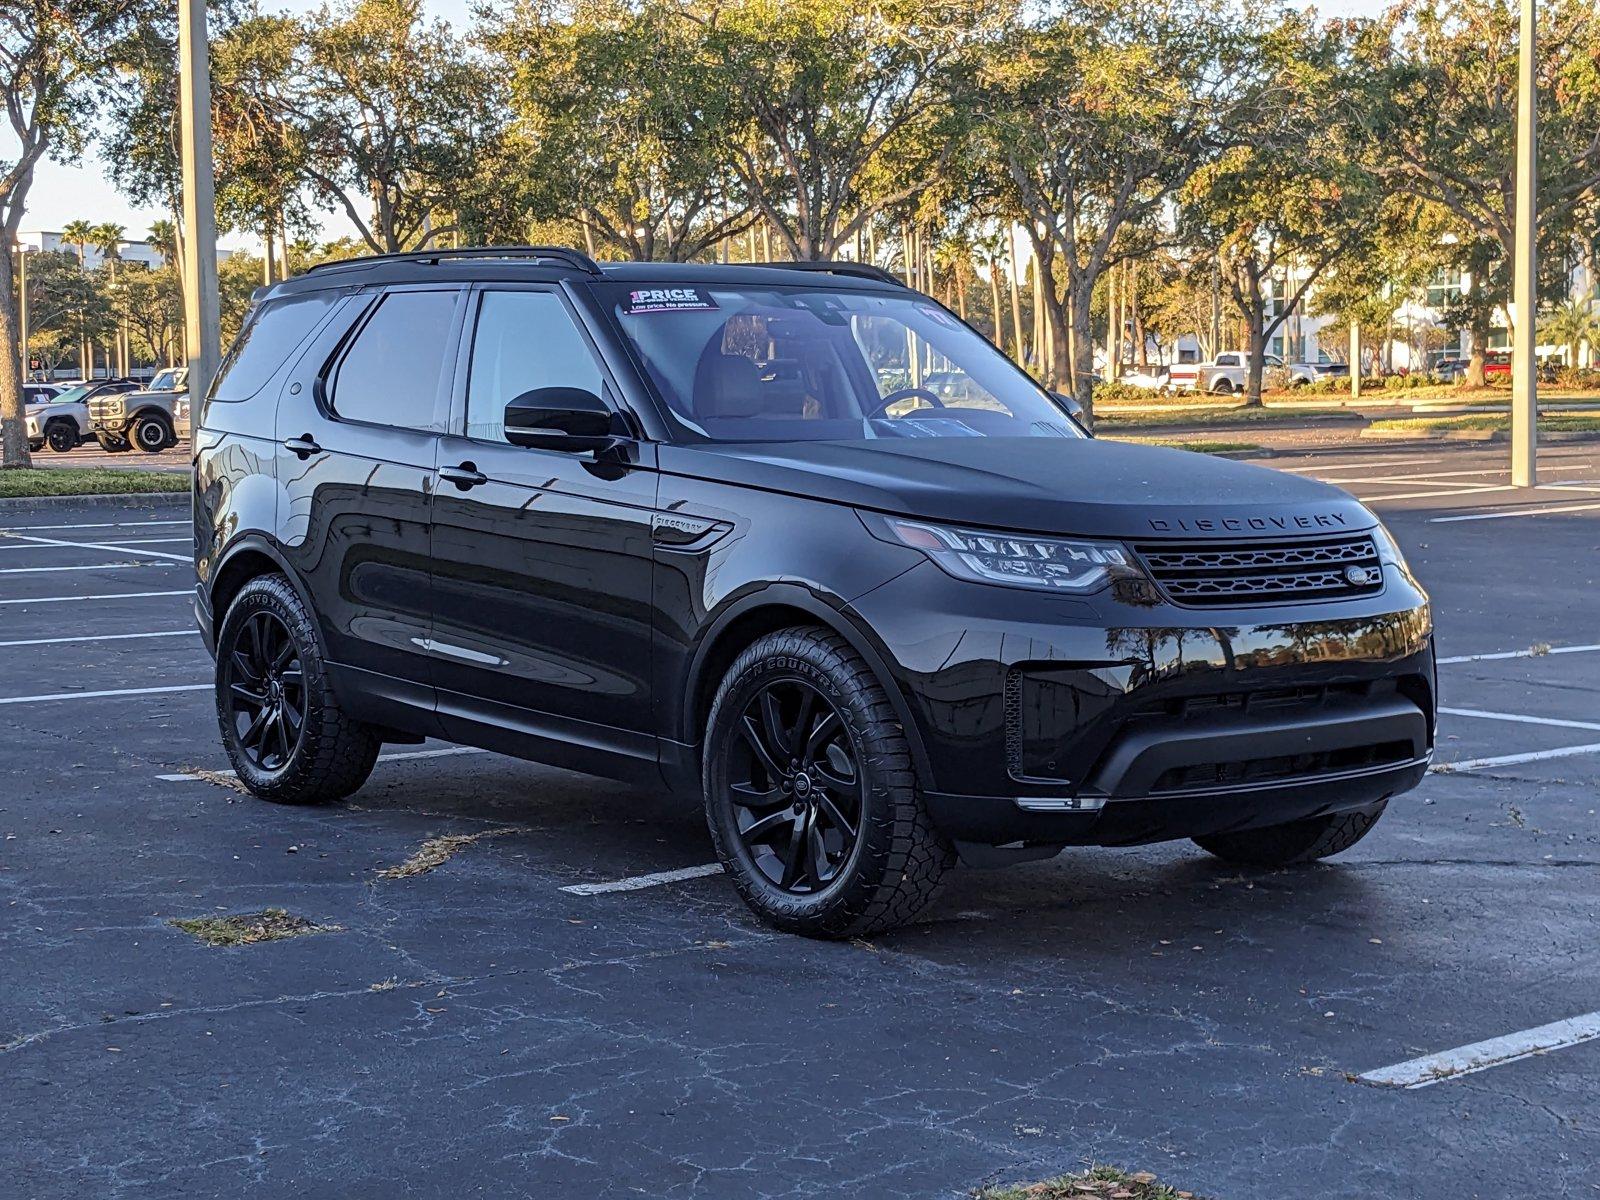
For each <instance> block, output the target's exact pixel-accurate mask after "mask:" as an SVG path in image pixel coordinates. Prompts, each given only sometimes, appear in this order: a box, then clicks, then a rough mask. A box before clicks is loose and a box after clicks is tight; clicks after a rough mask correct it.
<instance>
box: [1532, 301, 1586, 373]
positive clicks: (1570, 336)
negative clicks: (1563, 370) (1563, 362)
mask: <svg viewBox="0 0 1600 1200" xmlns="http://www.w3.org/2000/svg"><path fill="white" fill-rule="evenodd" d="M1539 333H1540V335H1541V336H1542V337H1544V338H1546V339H1547V340H1549V341H1552V342H1556V343H1558V344H1560V345H1562V346H1565V347H1566V348H1567V366H1569V367H1576V366H1577V365H1578V347H1579V346H1581V345H1582V344H1583V343H1584V342H1588V343H1589V346H1590V348H1591V350H1592V349H1593V348H1594V347H1595V346H1597V345H1600V312H1596V311H1595V309H1594V307H1593V305H1592V304H1591V303H1590V302H1589V301H1588V300H1568V301H1567V302H1566V303H1565V304H1563V305H1561V306H1560V307H1558V308H1556V309H1555V310H1554V311H1553V312H1551V313H1550V315H1549V316H1547V317H1546V318H1545V319H1544V320H1543V321H1542V322H1540V328H1539Z"/></svg>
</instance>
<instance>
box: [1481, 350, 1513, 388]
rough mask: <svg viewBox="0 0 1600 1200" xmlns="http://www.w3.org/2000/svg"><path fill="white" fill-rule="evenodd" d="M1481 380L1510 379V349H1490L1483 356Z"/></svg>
mask: <svg viewBox="0 0 1600 1200" xmlns="http://www.w3.org/2000/svg"><path fill="white" fill-rule="evenodd" d="M1483 381H1484V382H1485V383H1491V382H1492V383H1509V382H1510V381H1511V351H1509V350H1490V351H1487V352H1486V353H1485V354H1484V356H1483Z"/></svg>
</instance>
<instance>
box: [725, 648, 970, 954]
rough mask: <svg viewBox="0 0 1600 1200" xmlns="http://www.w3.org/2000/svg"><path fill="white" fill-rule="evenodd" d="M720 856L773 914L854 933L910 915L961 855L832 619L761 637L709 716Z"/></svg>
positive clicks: (744, 890)
mask: <svg viewBox="0 0 1600 1200" xmlns="http://www.w3.org/2000/svg"><path fill="white" fill-rule="evenodd" d="M703 766H704V774H703V778H704V781H705V799H706V817H707V822H708V824H709V825H710V827H711V837H712V840H713V841H714V842H715V843H716V847H717V855H718V857H719V858H720V859H721V860H722V864H723V866H724V867H725V868H726V869H727V871H728V873H729V874H730V875H732V876H733V880H734V884H735V886H737V887H738V889H739V893H740V895H741V896H743V897H744V900H745V902H746V903H747V904H749V906H750V907H751V908H752V909H754V910H755V912H756V913H757V915H759V916H760V917H761V918H762V919H763V920H765V921H766V922H767V923H768V924H770V925H773V926H776V927H777V928H779V929H782V930H785V931H787V932H790V933H799V934H805V935H808V936H812V937H849V936H854V935H861V934H868V933H873V932H876V931H879V930H884V929H889V928H892V927H894V926H896V925H899V924H902V923H904V922H905V921H908V920H910V919H911V917H913V916H914V915H915V914H916V913H917V912H918V911H919V910H920V909H921V908H922V907H923V906H924V905H925V904H927V903H928V901H929V899H931V898H932V896H933V894H934V891H935V889H936V888H937V886H938V883H939V879H940V877H941V876H942V875H943V874H944V872H945V871H946V870H947V869H948V868H949V867H950V866H951V865H952V864H953V863H954V861H955V852H954V850H953V848H952V847H951V845H950V843H949V841H948V840H946V839H945V837H944V836H943V835H942V834H941V833H940V832H939V831H938V830H937V829H936V828H935V827H934V825H933V822H932V821H931V820H930V819H929V817H928V814H927V810H926V809H925V808H924V806H923V804H922V800H921V797H920V796H919V795H918V793H917V780H916V774H915V769H914V767H913V764H912V761H911V750H910V747H909V745H908V744H907V742H906V736H905V731H904V729H903V728H902V727H901V724H900V721H899V719H898V718H897V716H896V715H895V711H894V708H893V706H892V705H891V704H890V703H889V698H888V696H887V695H886V694H885V693H884V690H883V687H882V686H881V685H880V684H879V683H878V680H877V678H876V677H875V676H874V675H873V674H872V671H871V669H870V668H869V667H868V666H867V664H866V663H865V662H864V661H863V660H862V659H861V657H860V655H858V654H856V652H855V651H854V650H853V649H851V647H850V645H849V643H847V642H846V641H845V640H844V639H843V638H841V637H839V636H838V635H837V634H835V633H832V632H830V631H828V630H824V629H787V630H782V631H780V632H778V633H772V634H768V635H767V636H765V637H763V638H760V639H759V640H757V641H756V642H755V643H754V644H752V645H751V646H750V647H748V648H747V649H746V650H745V651H744V652H743V653H742V654H740V655H739V657H738V658H737V659H735V660H734V663H733V665H732V666H731V667H729V669H728V672H727V675H726V676H725V677H724V679H723V681H722V685H721V687H720V688H719V689H718V691H717V696H716V699H715V701H714V702H713V703H712V706H711V717H710V720H709V722H708V723H707V734H706V748H705V761H704V764H703Z"/></svg>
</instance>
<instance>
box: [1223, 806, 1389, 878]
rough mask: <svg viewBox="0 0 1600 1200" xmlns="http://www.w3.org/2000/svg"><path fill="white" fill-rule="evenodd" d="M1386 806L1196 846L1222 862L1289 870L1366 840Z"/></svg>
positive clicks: (1245, 832)
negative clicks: (1287, 868) (1289, 867)
mask: <svg viewBox="0 0 1600 1200" xmlns="http://www.w3.org/2000/svg"><path fill="white" fill-rule="evenodd" d="M1384 807H1385V806H1384V805H1382V804H1380V805H1379V806H1378V807H1377V808H1374V809H1371V810H1369V811H1367V812H1356V813H1334V814H1332V815H1331V816H1326V817H1312V818H1311V819H1310V820H1309V821H1293V822H1290V823H1289V824H1287V825H1268V826H1266V827H1264V828H1262V829H1241V830H1239V831H1238V832H1236V833H1217V834H1212V835H1211V836H1210V837H1197V838H1195V839H1194V844H1195V845H1196V846H1199V847H1200V849H1202V850H1204V851H1206V852H1207V853H1209V854H1215V855H1216V856H1217V857H1218V858H1220V859H1224V860H1226V861H1228V862H1235V863H1245V864H1248V865H1250V866H1255V867H1288V866H1293V865H1294V864H1295V863H1308V862H1315V861H1316V860H1317V859H1319V858H1327V857H1329V856H1330V855H1334V854H1338V853H1339V852H1340V851H1341V850H1348V849H1350V847H1351V846H1354V845H1355V844H1356V843H1357V842H1359V841H1360V840H1361V839H1362V838H1364V837H1366V836H1367V832H1368V830H1370V829H1371V828H1372V827H1373V826H1374V825H1376V824H1377V823H1378V818H1379V817H1381V816H1383V810H1384Z"/></svg>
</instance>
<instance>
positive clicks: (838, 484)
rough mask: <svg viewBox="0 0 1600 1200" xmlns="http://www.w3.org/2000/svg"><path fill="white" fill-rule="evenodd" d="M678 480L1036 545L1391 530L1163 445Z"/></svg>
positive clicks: (761, 453) (837, 454) (1308, 488)
mask: <svg viewBox="0 0 1600 1200" xmlns="http://www.w3.org/2000/svg"><path fill="white" fill-rule="evenodd" d="M659 461H660V466H661V469H662V470H663V471H666V472H668V473H671V474H678V475H686V476H690V477H694V478H701V479H716V480H720V481H722V482H725V483H730V484H735V485H739V486H744V487H754V488H761V489H763V490H766V491H775V492H788V493H790V494H792V495H796V496H806V497H813V498H816V499H821V500H829V501H833V502H835V503H838V504H848V505H851V506H852V507H855V508H865V509H872V510H875V511H878V512H886V513H895V514H899V515H901V516H914V517H926V518H928V519H930V520H936V521H944V522H950V523H955V524H969V525H980V526H987V527H990V528H995V529H1015V530H1026V531H1030V532H1034V533H1061V534H1078V535H1080V536H1085V537H1095V536H1098V537H1119V538H1212V537H1217V538H1237V537H1239V536H1240V535H1241V534H1243V535H1246V536H1251V537H1292V536H1304V535H1310V534H1317V533H1322V534H1327V533H1340V532H1344V531H1353V530H1359V529H1370V528H1372V527H1373V526H1374V525H1376V524H1377V519H1376V518H1375V517H1373V516H1372V514H1371V513H1369V512H1368V511H1367V510H1366V509H1365V508H1363V507H1362V506H1361V504H1360V503H1359V502H1357V501H1356V500H1355V498H1354V497H1352V496H1350V495H1349V494H1348V493H1347V492H1344V491H1341V490H1340V489H1338V488H1336V487H1332V486H1330V485H1328V484H1325V483H1320V482H1318V481H1317V480H1314V479H1306V478H1303V477H1302V476H1299V475H1291V474H1288V473H1286V472H1283V471H1273V470H1269V469H1267V468H1265V467H1258V466H1253V465H1252V464H1250V463H1242V462H1233V461H1230V460H1228V459H1221V458H1214V457H1212V456H1211V455H1208V454H1197V453H1194V452H1192V451H1188V450H1172V449H1167V448H1164V447H1159V446H1139V445H1132V444H1127V443H1121V442H1104V441H1099V440H1089V439H1081V438H1042V437H1041V438H916V439H913V438H906V439H891V438H883V439H875V440H872V441H850V442H779V443H771V442H761V443H743V444H734V443H721V444H718V443H707V444H702V445H664V446H662V447H660V460H659Z"/></svg>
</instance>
